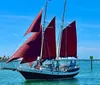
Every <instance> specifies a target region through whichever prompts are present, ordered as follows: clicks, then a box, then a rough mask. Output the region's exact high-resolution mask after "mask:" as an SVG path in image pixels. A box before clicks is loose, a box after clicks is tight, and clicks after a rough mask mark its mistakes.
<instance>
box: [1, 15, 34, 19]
mask: <svg viewBox="0 0 100 85" xmlns="http://www.w3.org/2000/svg"><path fill="white" fill-rule="evenodd" d="M0 18H13V19H28V20H33V17H31V16H24V15H0Z"/></svg>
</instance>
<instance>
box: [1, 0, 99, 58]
mask: <svg viewBox="0 0 100 85" xmlns="http://www.w3.org/2000/svg"><path fill="white" fill-rule="evenodd" d="M45 2H46V0H1V1H0V56H3V55H7V56H11V55H12V54H13V52H14V51H15V50H16V49H17V48H18V47H19V46H20V44H21V42H22V41H23V40H25V39H26V38H27V37H28V36H26V37H23V35H24V33H25V31H26V30H27V29H28V27H29V26H30V24H31V23H32V21H33V20H34V18H35V17H36V16H37V14H38V13H39V11H40V10H41V8H42V7H44V5H45ZM63 5H64V0H51V1H49V4H48V10H47V18H46V21H47V22H50V20H51V19H52V18H53V17H54V16H56V20H57V21H56V23H57V24H56V27H57V28H56V30H57V34H58V33H59V29H60V24H61V18H62V12H63ZM73 20H76V23H77V37H78V56H79V58H86V59H89V56H90V55H93V56H94V58H97V59H100V44H99V43H100V0H67V7H66V14H65V23H64V26H66V25H68V24H69V23H71V22H72V21H73Z"/></svg>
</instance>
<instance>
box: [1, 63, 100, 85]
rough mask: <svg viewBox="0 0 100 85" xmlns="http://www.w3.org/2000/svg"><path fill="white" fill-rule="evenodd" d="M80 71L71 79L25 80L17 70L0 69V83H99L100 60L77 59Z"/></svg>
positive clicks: (71, 84) (79, 84) (96, 84)
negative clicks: (91, 61)
mask: <svg viewBox="0 0 100 85" xmlns="http://www.w3.org/2000/svg"><path fill="white" fill-rule="evenodd" d="M78 64H79V66H80V73H79V74H78V75H77V76H76V77H75V78H73V79H59V80H34V81H32V80H31V81H26V80H25V79H24V78H23V76H22V75H21V74H20V73H19V72H17V71H10V70H0V85H100V61H93V70H92V71H91V68H90V61H78Z"/></svg>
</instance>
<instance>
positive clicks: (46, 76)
mask: <svg viewBox="0 0 100 85" xmlns="http://www.w3.org/2000/svg"><path fill="white" fill-rule="evenodd" d="M78 70H79V69H77V71H75V72H69V73H70V74H60V73H58V74H56V75H55V74H54V73H53V74H47V73H37V72H27V71H21V70H19V72H20V73H21V74H22V75H23V77H24V78H25V79H26V80H31V79H62V78H68V79H70V78H73V77H74V76H76V75H77V74H78V73H79V72H78Z"/></svg>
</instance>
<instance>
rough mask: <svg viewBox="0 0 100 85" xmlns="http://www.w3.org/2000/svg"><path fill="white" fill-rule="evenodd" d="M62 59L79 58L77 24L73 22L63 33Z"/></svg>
mask: <svg viewBox="0 0 100 85" xmlns="http://www.w3.org/2000/svg"><path fill="white" fill-rule="evenodd" d="M60 57H75V58H77V35H76V22H75V21H73V22H72V23H71V24H70V25H69V26H67V27H66V28H65V29H64V30H63V32H62V39H61V49H60Z"/></svg>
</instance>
